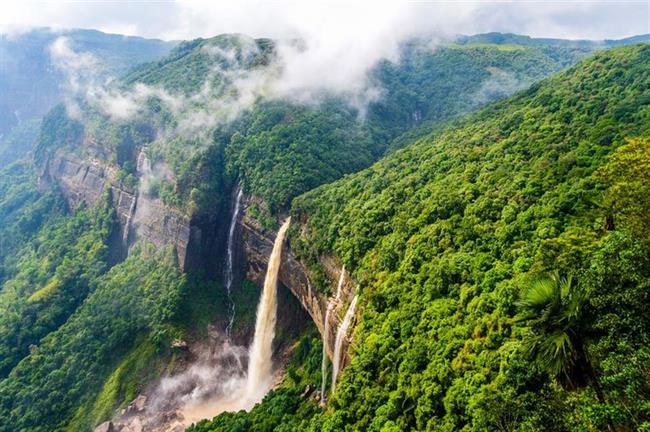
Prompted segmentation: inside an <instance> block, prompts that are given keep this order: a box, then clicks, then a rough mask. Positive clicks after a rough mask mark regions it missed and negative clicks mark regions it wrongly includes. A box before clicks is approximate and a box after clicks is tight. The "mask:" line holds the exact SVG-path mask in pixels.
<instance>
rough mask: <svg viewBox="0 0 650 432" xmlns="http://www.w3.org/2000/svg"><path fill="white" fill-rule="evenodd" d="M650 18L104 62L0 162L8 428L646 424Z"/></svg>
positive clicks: (215, 47) (192, 45)
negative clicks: (297, 72)
mask: <svg viewBox="0 0 650 432" xmlns="http://www.w3.org/2000/svg"><path fill="white" fill-rule="evenodd" d="M646 40H650V37H647V36H639V37H637V38H632V39H629V40H620V41H599V42H591V41H572V40H561V39H535V38H530V37H527V36H519V35H513V34H501V33H488V34H481V35H475V36H458V37H454V38H450V39H445V38H438V37H433V36H427V35H423V36H421V37H412V38H409V39H406V40H403V41H402V42H400V44H399V45H398V46H397V47H396V50H397V52H398V53H399V56H396V57H395V58H392V57H391V58H386V59H382V60H380V61H377V62H375V63H374V64H373V66H372V68H370V69H369V70H368V71H367V76H366V77H365V80H364V83H365V84H366V85H365V86H364V87H363V88H362V93H363V94H362V95H359V94H355V95H352V96H351V95H350V94H349V93H345V92H344V93H338V92H333V91H323V92H321V93H318V92H317V93H311V92H309V93H307V94H309V96H310V98H311V99H308V100H305V99H300V98H295V97H293V95H292V96H291V97H289V96H287V93H283V94H282V97H280V96H278V93H277V92H278V91H279V89H285V90H286V88H287V87H282V86H281V85H280V84H285V82H283V81H281V80H282V79H283V78H285V77H286V76H285V75H284V74H285V73H288V72H287V68H289V66H290V65H291V64H292V63H290V60H291V59H289V58H287V55H288V54H287V53H290V54H291V55H296V56H300V55H304V54H305V53H306V52H310V51H304V50H305V49H307V48H306V47H304V46H302V45H301V44H300V43H299V42H297V41H290V43H289V42H286V41H284V40H272V39H266V38H258V39H254V38H252V37H248V36H245V35H241V34H223V35H220V36H216V37H212V38H209V39H195V40H191V41H185V42H180V43H178V44H177V47H176V48H175V49H174V50H172V52H171V53H169V55H168V56H166V57H164V58H161V59H159V60H156V61H154V62H150V63H146V64H142V65H140V66H138V67H137V68H134V69H133V70H131V71H129V72H128V73H126V75H124V76H122V77H121V78H115V79H114V80H106V81H99V80H94V79H93V80H90V81H91V84H92V85H93V87H92V88H91V89H90V90H89V91H85V90H84V91H79V92H77V93H75V94H74V95H73V96H71V97H70V99H69V100H66V101H65V103H64V104H62V105H59V106H57V107H55V108H53V109H52V110H51V111H50V112H49V113H48V114H47V115H46V116H45V117H44V118H43V120H42V124H41V132H40V135H39V137H38V140H37V142H36V145H35V147H34V149H33V154H31V155H29V158H28V159H25V160H23V161H19V162H17V163H15V164H12V165H10V166H7V167H2V168H0V432H15V431H16V430H20V431H29V432H50V431H52V432H54V431H56V432H64V431H67V432H70V431H75V432H76V431H83V432H88V431H93V430H95V431H97V432H181V431H189V432H226V431H228V432H233V431H237V432H244V431H264V432H266V431H269V432H270V431H274V432H275V431H277V432H293V431H305V432H338V431H343V430H363V431H372V432H399V431H429V430H448V431H454V430H468V431H486V430H529V431H537V430H553V431H561V432H565V431H570V432H577V431H578V430H580V431H583V430H588V431H592V430H593V431H597V430H606V429H607V428H610V427H611V428H613V430H617V431H619V430H620V431H621V432H627V431H632V430H645V429H647V428H648V425H649V424H650V423H648V422H649V421H650V420H649V419H650V415H649V414H648V410H647V406H646V405H647V400H648V398H649V397H650V386H648V380H647V370H648V367H647V365H648V364H650V353H649V352H648V349H647V347H648V346H649V341H648V334H650V331H648V329H650V322H649V321H648V319H646V318H645V316H646V314H644V313H643V311H644V310H645V309H644V308H645V306H646V305H647V302H648V301H649V299H648V290H647V288H648V286H650V285H649V282H648V281H650V265H649V260H648V257H649V256H650V253H649V250H650V247H649V245H650V240H649V238H648V233H649V232H650V223H649V222H648V217H647V215H648V214H650V204H648V197H650V193H649V191H648V184H650V177H649V176H648V172H647V171H648V169H647V167H648V166H650V165H649V163H648V154H650V153H649V149H650V147H649V142H650V141H648V137H649V133H650V130H649V129H648V128H649V127H650V126H649V125H650V121H648V120H649V119H650V111H649V107H650V105H649V103H648V98H647V94H648V89H649V88H650V87H649V85H650V84H649V83H650V76H649V75H648V70H650V68H649V67H648V66H649V63H650V47H649V45H648V43H647V41H646ZM287 50H289V51H287ZM311 53H313V51H311ZM67 55H69V56H70V58H71V59H73V60H75V61H78V62H80V63H74V62H73V64H81V65H85V64H90V63H92V62H90V61H86V62H85V63H84V62H82V61H81V60H83V59H86V60H87V59H88V57H87V53H83V52H72V51H71V52H68V53H67ZM77 72H78V71H77ZM344 72H345V69H344V68H342V69H341V74H342V75H345V73H344ZM73 78H74V77H73ZM91 90H92V91H91ZM348 90H349V91H352V90H350V89H348ZM354 90H355V91H356V90H358V89H356V88H355V89H354ZM361 96H363V97H361ZM355 97H356V98H355ZM115 107H118V108H120V109H119V110H115V109H114V108H115ZM74 108H77V109H76V110H75V109H74ZM558 347H559V348H558ZM329 365H331V367H330V366H329ZM576 425H577V426H576ZM576 428H578V429H576Z"/></svg>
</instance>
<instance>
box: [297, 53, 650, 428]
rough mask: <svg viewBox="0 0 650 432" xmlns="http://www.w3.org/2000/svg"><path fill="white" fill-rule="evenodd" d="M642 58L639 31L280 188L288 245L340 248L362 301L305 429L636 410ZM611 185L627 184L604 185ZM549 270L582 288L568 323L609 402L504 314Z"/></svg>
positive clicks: (584, 420) (471, 424)
mask: <svg viewBox="0 0 650 432" xmlns="http://www.w3.org/2000/svg"><path fill="white" fill-rule="evenodd" d="M649 66H650V46H648V45H647V44H646V45H639V46H634V47H627V48H621V49H615V50H612V51H606V52H600V53H598V54H597V55H595V56H594V57H592V58H590V59H589V60H587V61H584V62H583V63H581V64H580V65H579V66H577V67H575V68H572V69H570V70H569V71H567V72H565V73H562V74H559V75H558V76H556V77H553V78H551V79H548V80H546V81H544V82H542V83H541V84H539V85H534V86H533V87H532V88H531V89H530V90H528V91H526V92H523V93H520V94H518V95H517V96H515V97H513V98H511V99H509V100H507V101H504V102H501V103H497V104H495V105H492V106H491V107H489V108H487V109H485V110H483V111H482V112H480V113H478V114H476V115H473V116H470V117H469V118H468V119H466V120H462V121H459V122H457V123H456V125H455V126H454V127H450V128H447V129H445V130H441V131H438V132H436V133H435V134H432V135H430V136H428V137H426V138H423V139H421V140H419V141H417V142H415V143H413V144H412V145H410V146H408V147H406V148H405V149H403V150H399V151H396V152H395V153H393V154H391V155H389V156H388V157H386V158H384V159H383V160H382V161H380V162H379V163H377V164H375V165H373V166H372V167H371V168H369V169H367V170H364V171H362V172H360V173H358V174H354V175H351V176H348V177H346V178H345V179H343V180H340V181H338V182H335V183H333V184H331V185H327V186H324V187H321V188H318V189H316V190H314V191H312V192H309V193H307V194H305V195H303V196H301V197H299V198H298V199H296V200H294V210H293V212H294V213H295V216H296V217H295V219H296V220H303V221H307V222H306V226H305V227H303V228H304V230H303V231H302V232H304V233H305V234H304V237H303V236H300V235H298V236H296V237H295V238H294V239H292V246H293V247H294V249H295V250H297V251H299V252H300V253H301V254H302V255H303V256H306V257H310V256H311V257H312V260H313V257H315V256H318V255H323V254H332V253H334V254H336V255H337V256H338V257H339V258H341V259H342V261H343V262H344V263H345V265H346V268H348V269H350V270H351V271H352V272H353V274H354V276H355V278H356V279H357V281H358V283H359V284H360V287H361V292H362V300H363V301H362V303H363V304H364V307H363V315H362V321H361V324H360V326H359V328H358V330H357V332H356V335H355V340H356V345H355V349H354V355H353V360H352V364H351V365H350V366H349V367H348V368H347V369H346V370H345V371H344V373H343V376H342V380H341V383H340V385H339V386H338V387H337V391H336V394H335V395H334V397H333V399H332V401H331V404H330V407H329V408H328V410H327V411H326V412H325V413H324V414H323V415H322V416H319V417H318V418H316V419H315V420H314V422H313V424H312V426H311V428H312V429H313V430H344V429H345V430H368V431H375V430H376V431H379V430H460V429H464V430H603V429H606V427H607V425H608V424H614V425H616V426H617V427H619V428H622V429H624V430H628V429H629V430H633V429H636V428H638V427H640V425H642V424H644V422H647V421H648V409H647V401H648V400H649V398H650V392H649V386H648V383H647V379H645V378H643V376H644V374H645V373H647V370H648V369H647V363H644V361H645V360H643V359H646V355H647V352H646V351H647V349H646V348H645V347H646V346H647V345H648V334H650V333H649V332H648V329H649V328H650V321H649V320H648V319H646V316H647V314H645V313H643V312H642V310H643V307H644V305H645V304H647V301H648V289H647V286H648V283H649V282H648V281H650V279H649V278H648V271H649V270H648V269H650V267H648V265H647V259H648V258H647V257H648V256H650V249H648V246H647V240H648V231H647V230H645V231H643V230H642V229H639V227H642V226H644V224H645V223H647V214H645V215H644V214H642V213H641V211H639V209H641V208H645V206H646V205H647V202H648V195H647V194H644V190H645V189H644V188H640V192H638V193H634V191H635V189H634V186H633V185H634V181H635V177H636V176H641V177H640V179H642V178H644V177H643V176H645V171H643V166H645V165H644V162H643V161H644V160H645V158H646V156H647V152H646V150H645V149H646V148H647V147H646V146H647V138H648V135H649V134H650V130H649V127H650V109H649V106H648V99H647V97H646V96H645V95H647V92H648V83H649V82H650V77H649V73H648V71H649V70H650V67H649ZM626 137H639V138H636V139H632V140H631V141H629V142H628V144H627V145H626V144H625V143H626V142H625V138H626ZM617 148H619V150H618V151H616V149H617ZM610 155H612V156H610ZM623 161H625V162H623ZM637 164H638V166H639V167H640V168H639V169H638V170H637V169H636V168H634V167H636V166H637ZM623 166H626V167H628V168H625V169H623ZM605 180H606V181H605ZM639 182H641V183H642V180H639ZM621 188H622V189H624V190H626V191H627V193H629V194H632V195H630V196H628V197H627V198H625V199H622V200H617V199H616V197H617V193H618V192H617V191H618V190H621ZM622 196H623V197H624V196H625V194H623V195H622ZM614 203H616V204H617V205H614ZM608 219H611V220H613V221H614V224H613V225H612V224H611V223H607V220H608ZM604 221H605V222H604ZM551 271H559V272H561V273H562V274H566V275H567V276H572V277H574V279H575V280H579V281H580V286H581V287H584V289H585V292H586V293H588V294H589V295H588V300H586V302H587V303H586V305H585V306H584V313H585V314H586V316H585V318H583V319H582V318H581V322H583V323H587V325H581V326H578V327H575V330H576V331H579V332H580V335H579V337H580V338H582V339H583V340H584V345H585V350H586V351H587V352H588V353H589V358H590V359H591V360H592V361H593V363H594V369H595V373H596V374H597V376H598V378H599V380H600V382H601V383H602V386H603V392H604V394H605V396H606V399H607V401H606V403H605V404H601V403H599V402H598V400H597V398H596V395H595V394H594V393H593V392H592V391H591V389H590V388H586V389H583V390H579V391H578V392H576V393H572V392H568V391H567V390H565V389H564V388H562V387H560V386H557V385H556V384H554V381H553V380H551V379H549V377H548V376H547V375H546V374H545V373H544V371H543V370H541V371H540V370H536V369H535V368H530V367H529V365H528V364H527V359H526V355H525V352H524V351H522V350H520V349H518V346H520V344H521V343H522V341H525V340H526V338H528V337H529V333H528V330H527V329H526V327H525V325H524V323H519V322H517V321H516V320H514V317H515V315H516V314H517V306H516V303H517V300H518V299H519V298H520V287H522V286H527V284H528V283H529V281H530V280H531V278H532V277H534V275H538V274H540V273H544V272H551ZM553 292H555V291H553ZM567 299H568V297H567ZM569 303H570V302H569ZM569 303H567V305H568V304H569ZM563 304H564V303H563ZM562 308H564V306H563V307H562ZM561 310H564V309H561ZM633 316H634V317H635V318H632V317H633ZM615 364H618V365H625V366H624V367H623V368H621V369H619V370H617V369H616V367H615V366H614V365H615ZM624 376H625V377H626V378H623V377H624ZM645 376H647V375H645ZM626 379H629V381H626ZM549 414H550V415H549Z"/></svg>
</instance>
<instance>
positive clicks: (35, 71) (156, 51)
mask: <svg viewBox="0 0 650 432" xmlns="http://www.w3.org/2000/svg"><path fill="white" fill-rule="evenodd" d="M60 37H62V38H66V39H67V40H68V41H69V43H70V45H71V47H73V48H74V49H76V50H80V51H84V52H88V53H91V54H92V55H93V56H95V57H96V58H97V59H98V60H99V64H98V65H97V69H98V72H102V73H104V74H110V75H114V76H119V75H121V74H123V73H125V72H126V71H128V70H129V69H130V68H132V67H133V66H135V65H137V64H139V63H142V62H148V61H152V60H156V59H158V58H160V57H163V56H165V55H167V54H168V53H169V50H171V49H172V48H173V46H174V45H175V42H165V41H161V40H155V39H143V38H139V37H126V36H122V35H113V34H106V33H102V32H99V31H95V30H69V31H53V30H49V29H37V30H32V31H29V32H26V33H22V34H18V35H4V34H3V35H0V58H1V59H2V61H1V62H0V93H2V100H1V101H0V163H3V164H7V163H9V162H12V161H14V160H17V159H19V158H20V157H22V156H23V155H25V154H26V153H27V151H29V150H31V149H32V145H33V143H34V140H35V138H36V136H37V134H38V125H37V124H34V123H35V121H36V120H38V119H40V118H41V117H42V116H43V115H44V114H45V113H47V111H48V110H49V109H51V108H52V107H53V106H54V105H56V104H57V103H59V102H61V101H62V100H63V96H64V93H65V91H66V90H65V85H66V80H67V77H66V75H65V73H64V72H63V71H61V70H59V69H58V68H56V67H55V65H54V62H53V61H52V59H51V53H50V47H51V46H52V44H53V43H54V42H55V40H57V38H60ZM18 126H22V129H23V131H22V133H21V136H19V137H20V139H18V138H19V137H17V136H16V134H17V133H19V132H18V131H15V133H14V135H13V136H11V135H9V134H10V132H11V131H12V130H14V128H15V127H18Z"/></svg>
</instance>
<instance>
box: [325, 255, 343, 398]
mask: <svg viewBox="0 0 650 432" xmlns="http://www.w3.org/2000/svg"><path fill="white" fill-rule="evenodd" d="M343 282H345V266H343V268H342V269H341V276H339V283H338V285H337V286H336V294H335V296H334V299H333V300H331V301H329V302H328V303H327V309H326V310H325V323H324V326H323V360H322V363H321V376H322V379H321V388H320V394H321V396H320V398H321V399H320V400H321V402H325V387H326V385H327V344H328V343H329V336H328V335H329V331H327V329H328V328H329V322H330V314H331V313H332V309H333V308H334V307H335V306H336V303H337V302H338V301H339V297H341V288H343Z"/></svg>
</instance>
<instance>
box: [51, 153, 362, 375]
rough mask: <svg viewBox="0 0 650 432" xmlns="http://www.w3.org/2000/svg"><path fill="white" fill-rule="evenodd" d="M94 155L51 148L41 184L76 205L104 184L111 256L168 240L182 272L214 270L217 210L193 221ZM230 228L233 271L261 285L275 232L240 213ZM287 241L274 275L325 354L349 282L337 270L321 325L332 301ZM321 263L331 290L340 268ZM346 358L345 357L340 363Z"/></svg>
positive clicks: (221, 233) (221, 228)
mask: <svg viewBox="0 0 650 432" xmlns="http://www.w3.org/2000/svg"><path fill="white" fill-rule="evenodd" d="M100 156H102V155H99V156H98V157H96V158H90V157H85V158H80V157H77V156H75V155H74V154H70V153H65V152H63V151H57V152H54V153H52V154H50V155H49V156H48V157H47V158H46V159H45V161H44V162H43V164H42V166H41V175H40V180H41V184H42V185H43V186H48V185H49V186H56V187H58V188H59V189H60V191H61V193H62V194H63V196H64V197H65V198H66V200H67V202H68V204H69V206H70V207H71V208H76V207H77V206H79V205H81V204H82V203H86V204H89V205H92V204H95V203H97V202H98V201H99V200H100V199H101V197H102V194H103V193H104V191H105V190H106V189H110V191H111V198H112V201H113V205H114V206H115V209H116V211H117V215H118V218H119V222H120V230H119V235H118V236H116V238H115V239H114V242H113V243H114V244H113V249H114V250H113V253H114V256H115V261H118V260H121V259H123V258H124V257H126V255H127V254H128V251H129V248H130V247H131V246H132V245H133V244H135V243H136V242H137V241H139V240H145V241H148V242H150V243H152V244H154V245H155V246H158V247H162V246H165V245H173V246H174V248H175V250H176V253H177V258H178V263H179V266H180V268H181V269H183V270H184V271H187V270H191V269H201V270H202V271H207V272H208V273H213V274H219V273H220V268H221V266H220V263H221V261H222V257H223V249H224V248H225V242H226V238H225V230H226V229H227V226H228V223H227V222H228V221H227V220H224V221H219V220H217V219H218V215H215V216H214V217H204V218H203V219H202V220H198V219H194V220H193V219H191V218H190V217H188V216H186V215H185V214H183V213H182V212H180V211H179V210H177V209H174V208H171V207H169V206H166V205H165V204H163V203H162V202H161V201H160V200H158V199H151V198H149V197H147V196H145V195H144V194H140V193H138V191H137V190H131V189H128V188H126V187H124V186H123V185H121V184H120V183H119V182H118V181H117V180H116V179H117V168H116V167H114V166H112V165H110V164H107V163H105V162H102V161H101V160H106V159H107V158H106V157H105V155H103V157H100ZM100 159H101V160H100ZM138 165H140V164H138ZM253 200H254V198H250V197H247V198H244V200H243V203H242V204H243V208H244V210H245V209H246V207H247V206H248V205H250V204H251V203H252V201H253ZM243 214H245V211H244V212H243ZM237 231H238V234H237V243H238V244H240V245H241V246H242V248H241V249H242V250H240V251H239V253H238V254H237V255H238V257H239V259H237V260H236V261H237V262H239V263H240V264H238V265H237V267H238V268H237V269H236V270H235V271H237V272H238V273H240V274H244V273H245V274H246V277H247V278H248V279H249V280H251V281H253V282H256V283H257V284H258V285H260V286H261V285H262V284H263V282H264V276H265V274H266V267H267V264H268V258H269V256H270V254H271V250H272V248H273V242H274V241H275V236H276V233H275V232H274V231H271V230H266V229H264V228H262V227H261V226H260V225H259V224H258V223H257V222H256V221H255V220H253V219H252V218H250V217H247V216H244V217H242V218H240V220H239V221H238V230H237ZM288 243H289V242H287V244H285V247H284V250H283V259H282V264H281V267H280V274H279V279H280V282H281V284H282V285H284V286H285V287H286V288H288V289H289V290H290V291H291V293H292V294H293V295H294V296H295V297H296V298H297V299H298V301H299V302H300V304H301V305H302V308H303V309H304V310H305V311H306V312H307V313H308V314H309V316H310V317H311V319H312V321H313V322H314V323H315V324H316V327H317V328H318V331H319V332H320V333H321V336H323V335H325V334H326V333H327V338H326V340H327V342H328V343H327V346H326V350H327V353H328V355H329V356H330V358H332V356H333V353H334V343H335V340H336V332H337V329H338V327H339V325H340V322H341V321H342V318H343V315H344V314H345V310H346V308H347V305H348V304H349V303H350V301H351V299H352V297H353V295H354V293H353V289H354V287H353V281H352V280H351V279H350V278H349V277H347V276H346V277H345V282H344V284H343V286H342V290H341V296H340V298H339V300H338V301H337V302H336V304H334V305H333V308H332V312H331V313H330V318H329V321H328V326H327V328H325V313H326V310H327V306H328V302H329V301H333V300H332V299H331V298H328V297H327V296H325V295H323V294H320V293H318V292H316V291H315V290H314V289H312V284H311V282H310V279H309V272H308V270H307V268H306V267H305V265H304V264H303V263H301V262H300V261H299V260H298V259H297V258H296V257H295V255H294V254H293V253H292V252H291V246H290V244H288ZM321 265H322V267H323V269H324V270H325V273H326V274H327V276H328V279H329V280H330V281H331V283H332V285H333V287H332V292H334V291H335V289H336V284H337V281H338V279H339V277H340V274H341V273H340V272H341V268H340V266H339V265H338V264H337V263H336V262H335V260H333V259H328V258H323V259H322V260H321ZM286 309H287V310H283V307H279V321H280V326H285V327H291V326H295V323H294V322H293V321H295V320H296V319H300V318H299V314H296V313H295V311H290V309H291V308H290V307H287V308H286ZM296 317H298V318H296ZM283 319H284V321H285V322H284V323H282V321H283ZM243 336H244V337H243V339H246V337H247V336H250V335H243ZM324 340H325V338H324ZM348 342H349V341H348V340H347V339H345V340H344V343H343V352H346V349H347V343H348ZM346 361H347V357H346V359H344V361H343V364H345V362H346Z"/></svg>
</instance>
